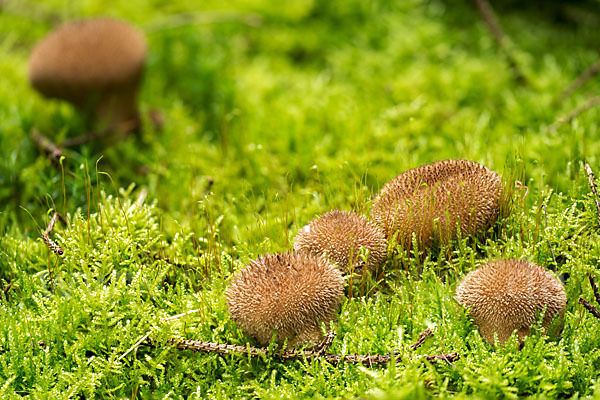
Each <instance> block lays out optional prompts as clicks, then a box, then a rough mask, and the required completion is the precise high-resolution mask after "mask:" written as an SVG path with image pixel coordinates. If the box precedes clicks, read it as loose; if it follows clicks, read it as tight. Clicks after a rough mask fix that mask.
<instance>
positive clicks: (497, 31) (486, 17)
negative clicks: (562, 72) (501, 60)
mask: <svg viewBox="0 0 600 400" xmlns="http://www.w3.org/2000/svg"><path fill="white" fill-rule="evenodd" d="M475 3H477V9H478V10H479V13H480V14H481V17H482V18H483V21H484V22H485V24H486V26H487V28H488V30H489V31H490V33H491V34H492V36H493V37H494V40H495V41H496V44H497V45H498V47H499V48H500V50H501V51H502V52H503V53H504V55H505V56H506V59H507V61H508V64H509V65H510V68H511V70H512V71H513V74H514V75H515V78H516V79H517V80H518V81H521V82H525V75H523V73H522V72H521V70H520V69H519V66H518V64H517V61H516V60H515V58H514V56H513V55H512V52H511V51H510V49H509V48H508V45H507V42H506V35H505V34H504V32H503V31H502V27H500V24H499V23H498V18H497V17H496V14H495V13H494V9H493V8H492V5H491V4H490V3H489V2H488V1H487V0H475Z"/></svg>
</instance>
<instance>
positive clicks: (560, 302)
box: [454, 260, 567, 344]
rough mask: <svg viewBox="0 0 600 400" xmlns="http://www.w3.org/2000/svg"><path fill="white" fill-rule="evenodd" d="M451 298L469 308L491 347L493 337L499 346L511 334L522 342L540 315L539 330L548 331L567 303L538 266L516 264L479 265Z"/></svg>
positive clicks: (560, 288) (561, 290)
mask: <svg viewBox="0 0 600 400" xmlns="http://www.w3.org/2000/svg"><path fill="white" fill-rule="evenodd" d="M454 297H455V299H456V300H457V301H458V302H459V303H460V304H461V305H462V306H463V307H466V308H469V313H470V315H471V317H472V318H473V320H474V322H475V324H476V325H477V326H478V327H479V332H480V333H481V336H483V338H484V339H485V340H486V341H487V342H488V343H490V344H494V333H495V334H497V335H498V341H499V342H500V343H501V344H502V343H504V342H506V341H507V340H508V338H509V337H510V335H512V333H513V332H514V331H516V332H517V336H518V337H519V340H521V339H523V337H524V336H527V335H529V334H530V331H531V326H532V325H533V324H534V323H535V322H536V319H537V315H538V314H539V313H542V312H544V316H543V320H542V327H543V328H544V329H545V330H548V329H549V328H550V326H551V324H552V321H553V320H554V317H556V316H557V315H560V316H562V314H563V313H564V311H565V306H566V302H567V296H566V294H565V290H564V288H563V286H562V284H561V283H560V281H559V280H558V279H557V278H555V277H553V276H552V274H551V273H550V272H548V271H546V270H544V269H543V268H542V267H540V266H539V265H536V264H533V263H530V262H527V261H519V260H498V261H495V262H491V263H489V264H485V265H482V266H481V267H479V268H477V269H476V270H475V271H472V272H470V273H469V274H468V275H467V276H466V277H465V278H464V279H463V280H462V281H461V282H460V284H459V285H458V287H457V288H456V294H455V296H454ZM544 310H545V311H544ZM548 333H550V334H553V335H554V334H555V333H557V332H548Z"/></svg>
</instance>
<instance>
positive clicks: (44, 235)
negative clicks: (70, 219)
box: [42, 212, 65, 256]
mask: <svg viewBox="0 0 600 400" xmlns="http://www.w3.org/2000/svg"><path fill="white" fill-rule="evenodd" d="M59 218H61V221H63V222H64V221H65V219H64V218H63V217H62V216H60V215H59V214H58V213H57V212H55V213H54V214H53V215H52V218H50V223H48V227H47V228H46V230H45V231H44V232H42V239H43V240H44V243H46V246H48V248H49V249H50V250H52V251H53V252H54V253H56V254H58V255H59V256H62V255H63V254H64V253H65V251H64V250H63V249H62V248H61V247H60V246H59V245H57V244H56V242H54V240H52V239H51V238H50V232H52V229H54V224H56V221H57V220H58V219H59Z"/></svg>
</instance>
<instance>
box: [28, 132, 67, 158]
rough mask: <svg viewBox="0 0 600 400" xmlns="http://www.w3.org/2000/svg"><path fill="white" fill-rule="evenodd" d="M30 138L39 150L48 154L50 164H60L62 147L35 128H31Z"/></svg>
mask: <svg viewBox="0 0 600 400" xmlns="http://www.w3.org/2000/svg"><path fill="white" fill-rule="evenodd" d="M31 138H32V139H33V142H34V143H35V144H36V146H37V147H38V148H39V149H40V151H41V152H42V153H44V154H46V155H47V156H48V159H50V161H51V162H52V164H54V165H55V166H57V167H58V166H59V165H60V158H61V157H62V156H63V149H61V148H60V147H58V146H57V145H56V144H55V143H54V142H53V141H52V140H50V139H48V138H47V137H46V136H44V135H42V134H41V133H40V132H39V131H38V130H37V129H34V130H33V132H32V133H31Z"/></svg>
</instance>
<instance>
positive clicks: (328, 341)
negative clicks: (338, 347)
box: [313, 331, 335, 356]
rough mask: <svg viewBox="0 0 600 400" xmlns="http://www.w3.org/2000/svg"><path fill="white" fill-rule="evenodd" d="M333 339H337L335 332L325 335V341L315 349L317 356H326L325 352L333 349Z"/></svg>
mask: <svg viewBox="0 0 600 400" xmlns="http://www.w3.org/2000/svg"><path fill="white" fill-rule="evenodd" d="M333 339H335V331H329V332H327V334H326V335H325V337H324V338H323V340H321V343H319V344H318V345H316V346H315V348H314V349H313V351H314V352H315V353H316V354H319V355H321V356H323V355H324V354H325V352H326V351H327V349H328V348H329V347H331V343H333Z"/></svg>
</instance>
